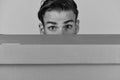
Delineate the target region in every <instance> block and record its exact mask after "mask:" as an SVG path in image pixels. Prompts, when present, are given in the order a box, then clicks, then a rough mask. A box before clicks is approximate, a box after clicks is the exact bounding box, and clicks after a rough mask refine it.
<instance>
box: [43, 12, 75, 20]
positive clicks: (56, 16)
mask: <svg viewBox="0 0 120 80" xmlns="http://www.w3.org/2000/svg"><path fill="white" fill-rule="evenodd" d="M51 20H52V21H65V20H75V14H74V12H73V11H71V10H70V11H55V10H52V11H47V12H46V13H45V15H44V21H45V22H46V21H51Z"/></svg>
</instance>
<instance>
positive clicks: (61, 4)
mask: <svg viewBox="0 0 120 80" xmlns="http://www.w3.org/2000/svg"><path fill="white" fill-rule="evenodd" d="M51 10H72V11H73V12H74V13H75V15H76V18H77V17H78V10H77V5H76V3H75V2H74V1H73V0H45V1H44V3H43V4H42V5H41V7H40V10H39V12H38V18H39V20H40V21H41V22H42V24H44V21H43V16H44V15H45V12H46V11H51Z"/></svg>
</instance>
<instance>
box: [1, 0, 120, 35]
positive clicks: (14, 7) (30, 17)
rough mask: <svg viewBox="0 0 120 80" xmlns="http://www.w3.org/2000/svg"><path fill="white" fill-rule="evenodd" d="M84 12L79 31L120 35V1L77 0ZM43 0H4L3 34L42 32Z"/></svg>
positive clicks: (2, 13)
mask: <svg viewBox="0 0 120 80" xmlns="http://www.w3.org/2000/svg"><path fill="white" fill-rule="evenodd" d="M75 1H76V3H77V5H78V9H79V12H80V15H79V19H80V31H79V34H120V27H119V26H120V22H119V21H120V15H119V14H120V5H119V4H120V1H119V0H75ZM39 7H40V0H30V1H28V0H0V29H1V32H0V33H2V34H39V28H38V24H39V20H38V18H37V12H38V10H39Z"/></svg>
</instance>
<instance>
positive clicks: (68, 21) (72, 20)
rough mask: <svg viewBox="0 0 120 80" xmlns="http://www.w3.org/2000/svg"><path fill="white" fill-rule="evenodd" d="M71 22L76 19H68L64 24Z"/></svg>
mask: <svg viewBox="0 0 120 80" xmlns="http://www.w3.org/2000/svg"><path fill="white" fill-rule="evenodd" d="M69 22H74V20H67V21H65V22H64V24H66V23H69Z"/></svg>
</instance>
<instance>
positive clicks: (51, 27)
mask: <svg viewBox="0 0 120 80" xmlns="http://www.w3.org/2000/svg"><path fill="white" fill-rule="evenodd" d="M57 28H58V27H56V26H49V27H48V29H49V30H50V31H56V30H57ZM63 28H64V29H65V30H68V29H72V28H73V26H72V25H65V26H64V27H63Z"/></svg>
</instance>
